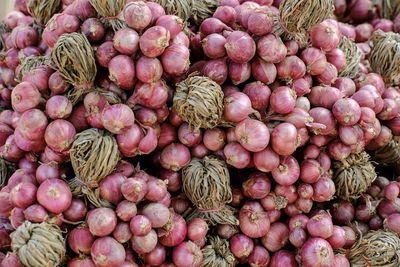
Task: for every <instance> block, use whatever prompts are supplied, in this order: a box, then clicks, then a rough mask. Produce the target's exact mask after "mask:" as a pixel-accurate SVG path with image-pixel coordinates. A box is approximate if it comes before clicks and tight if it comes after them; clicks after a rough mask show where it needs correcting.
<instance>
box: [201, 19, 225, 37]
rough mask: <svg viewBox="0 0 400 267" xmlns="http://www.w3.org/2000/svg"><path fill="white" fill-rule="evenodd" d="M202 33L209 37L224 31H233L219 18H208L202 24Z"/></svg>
mask: <svg viewBox="0 0 400 267" xmlns="http://www.w3.org/2000/svg"><path fill="white" fill-rule="evenodd" d="M199 30H200V33H201V34H203V35H205V36H207V35H210V34H213V33H222V32H223V31H224V30H229V31H230V30H232V29H231V28H230V27H228V26H227V25H225V24H224V23H223V22H222V21H220V20H219V19H217V18H206V19H205V20H204V21H203V22H202V23H201V24H200V28H199Z"/></svg>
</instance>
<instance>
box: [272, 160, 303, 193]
mask: <svg viewBox="0 0 400 267" xmlns="http://www.w3.org/2000/svg"><path fill="white" fill-rule="evenodd" d="M299 176H300V166H299V163H298V162H297V160H296V159H295V158H294V157H292V156H288V157H285V158H283V159H282V160H281V163H280V165H279V167H278V168H276V169H275V170H273V171H272V177H273V178H274V180H275V181H276V182H277V183H278V184H280V185H283V186H289V185H292V184H294V183H295V182H296V181H297V180H298V178H299Z"/></svg>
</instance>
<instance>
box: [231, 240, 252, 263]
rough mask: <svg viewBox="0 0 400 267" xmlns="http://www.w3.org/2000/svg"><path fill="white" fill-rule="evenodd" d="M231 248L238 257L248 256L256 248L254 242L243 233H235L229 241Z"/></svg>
mask: <svg viewBox="0 0 400 267" xmlns="http://www.w3.org/2000/svg"><path fill="white" fill-rule="evenodd" d="M229 244H230V246H229V248H230V250H231V252H232V254H233V255H235V257H236V258H238V259H244V258H247V257H248V256H249V255H250V253H251V252H252V251H253V249H254V242H253V240H251V239H250V238H249V237H247V236H245V235H243V234H236V235H234V236H233V237H232V238H231V239H230V241H229Z"/></svg>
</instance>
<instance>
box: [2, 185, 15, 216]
mask: <svg viewBox="0 0 400 267" xmlns="http://www.w3.org/2000/svg"><path fill="white" fill-rule="evenodd" d="M0 203H1V206H0V207H1V208H0V216H5V217H8V216H10V212H11V210H12V209H13V204H12V203H11V199H10V193H9V192H5V191H4V192H2V191H0Z"/></svg>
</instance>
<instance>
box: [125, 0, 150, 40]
mask: <svg viewBox="0 0 400 267" xmlns="http://www.w3.org/2000/svg"><path fill="white" fill-rule="evenodd" d="M123 16H124V19H125V21H126V24H127V25H128V26H129V27H130V28H132V29H134V30H135V31H138V32H141V31H143V30H144V29H145V28H146V27H147V26H149V24H150V23H151V20H152V14H151V9H150V8H149V7H148V6H147V5H146V4H145V2H143V1H138V2H130V3H127V4H126V6H125V8H124V11H123Z"/></svg>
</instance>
